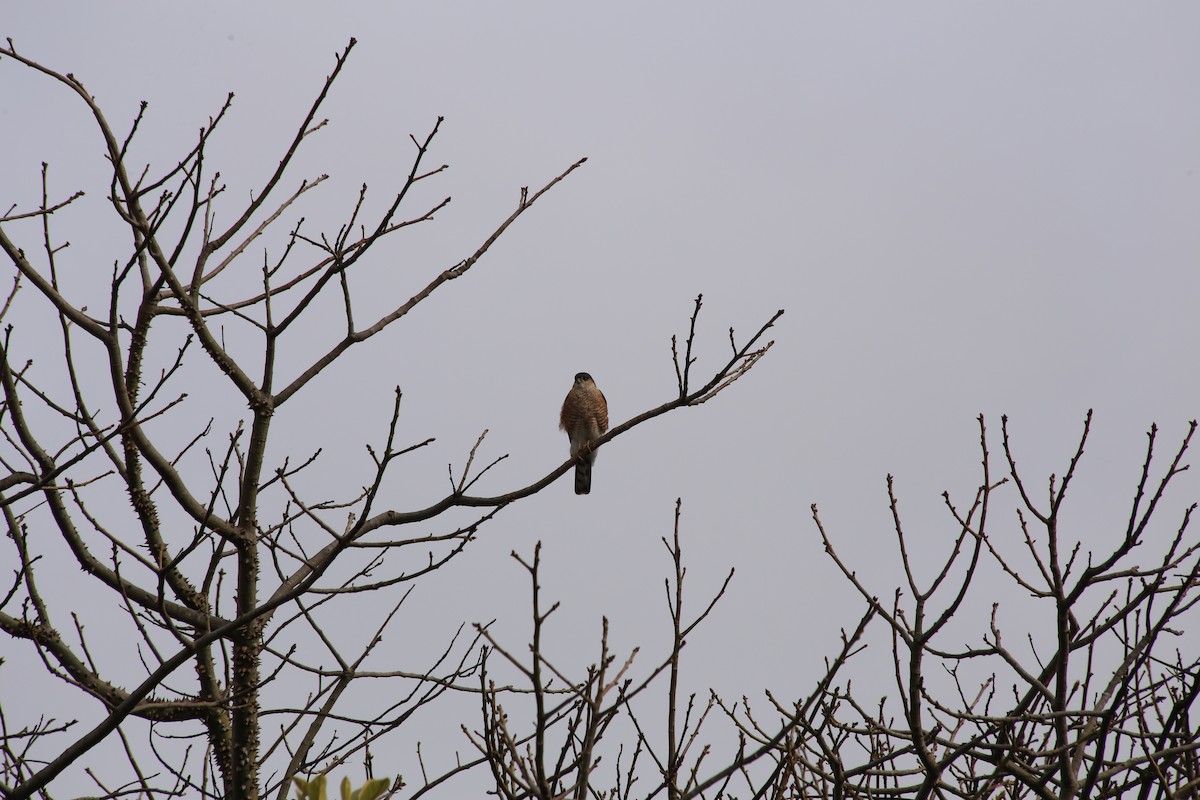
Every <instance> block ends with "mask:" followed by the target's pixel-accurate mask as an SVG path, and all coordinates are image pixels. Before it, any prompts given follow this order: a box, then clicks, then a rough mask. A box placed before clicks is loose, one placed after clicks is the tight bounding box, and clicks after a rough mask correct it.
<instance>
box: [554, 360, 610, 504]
mask: <svg viewBox="0 0 1200 800" xmlns="http://www.w3.org/2000/svg"><path fill="white" fill-rule="evenodd" d="M558 423H559V427H560V428H562V429H563V430H564V431H566V432H567V436H569V437H570V439H571V455H572V456H574V457H575V458H577V459H578V462H577V463H576V464H575V494H587V493H588V492H590V491H591V490H592V462H594V461H595V460H596V454H595V453H594V452H592V442H594V441H596V440H597V439H599V438H600V437H601V436H603V435H604V432H605V431H606V430H608V401H606V400H605V399H604V393H603V392H601V391H600V390H599V389H597V388H596V382H595V381H594V380H592V376H591V375H588V374H587V373H586V372H581V373H579V374H578V375H576V376H575V384H574V385H573V386H572V387H571V391H569V392H567V399H566V400H563V407H562V414H561V415H560V416H559V420H558Z"/></svg>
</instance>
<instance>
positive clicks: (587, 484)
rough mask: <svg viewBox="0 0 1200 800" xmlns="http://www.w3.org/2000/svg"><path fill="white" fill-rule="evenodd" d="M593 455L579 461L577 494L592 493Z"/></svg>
mask: <svg viewBox="0 0 1200 800" xmlns="http://www.w3.org/2000/svg"><path fill="white" fill-rule="evenodd" d="M591 455H592V454H591V453H588V454H587V455H585V456H583V457H582V458H581V459H579V463H578V464H576V465H575V494H587V493H589V492H590V491H592V458H591Z"/></svg>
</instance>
